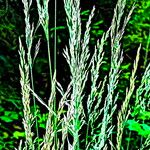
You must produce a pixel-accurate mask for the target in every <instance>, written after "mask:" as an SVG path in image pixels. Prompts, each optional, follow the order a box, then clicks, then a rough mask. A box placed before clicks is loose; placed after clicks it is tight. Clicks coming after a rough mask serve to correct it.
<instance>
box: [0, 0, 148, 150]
mask: <svg viewBox="0 0 150 150" xmlns="http://www.w3.org/2000/svg"><path fill="white" fill-rule="evenodd" d="M116 3H117V1H110V0H105V1H103V0H93V1H90V0H89V1H87V0H81V21H82V29H83V30H82V32H83V31H84V29H85V27H86V22H87V21H88V16H89V15H90V14H91V9H92V7H93V5H95V8H96V10H95V15H94V17H93V19H92V23H91V30H90V35H91V38H90V42H89V47H90V48H91V49H93V47H94V45H96V44H97V40H98V39H100V38H101V37H102V35H103V33H104V32H106V31H107V30H108V28H109V27H110V25H111V21H112V17H113V12H114V8H115V5H116ZM133 3H134V0H127V5H126V9H125V14H124V15H125V16H126V15H127V14H128V13H127V12H129V10H130V9H131V6H132V4H133ZM0 6H1V7H0V20H1V23H0V83H1V84H0V106H1V107H0V149H2V150H3V149H4V150H7V149H8V150H10V149H14V148H15V147H18V145H19V142H20V139H23V140H25V133H24V127H23V124H22V117H23V105H22V100H21V99H22V95H21V88H20V72H19V69H18V66H19V63H20V58H19V54H18V50H19V42H18V37H19V36H20V37H21V41H22V42H23V44H22V45H24V46H25V40H26V37H25V26H26V25H25V21H24V18H25V16H24V12H23V9H24V6H23V3H22V2H21V1H18V0H6V1H5V0H1V1H0ZM36 6H37V5H36V2H35V1H33V4H32V6H31V8H30V15H31V16H30V18H31V22H36V23H37V22H38V14H37V8H36ZM53 6H54V1H50V3H49V28H48V31H49V37H50V39H49V41H50V49H51V51H52V52H53V51H54V49H55V48H54V47H55V45H54V41H55V31H57V67H56V69H57V80H58V81H59V82H60V83H61V85H62V86H63V88H64V89H66V88H67V86H68V84H69V81H70V74H69V73H70V69H69V67H68V64H67V62H66V60H65V58H64V56H63V49H64V48H65V47H66V45H67V46H68V44H69V43H68V39H69V33H68V28H67V23H66V13H65V9H64V3H63V1H62V2H60V3H59V4H58V5H57V28H55V22H54V20H55V18H54V12H55V11H54V9H55V7H53ZM149 10H150V1H148V0H147V1H145V0H140V1H137V2H136V7H135V9H134V11H133V14H132V17H131V19H130V21H129V23H128V25H127V27H126V30H125V35H124V36H123V39H122V40H121V43H122V48H123V50H124V59H123V63H122V64H121V74H120V80H119V82H118V86H117V89H116V91H118V92H119V93H120V95H119V97H118V99H119V100H118V102H117V104H118V110H120V109H121V105H122V102H123V101H122V99H123V100H124V97H125V96H126V92H125V91H126V88H127V87H129V86H130V77H131V76H132V74H131V72H132V68H133V62H134V60H135V56H136V54H137V48H138V46H139V44H140V43H142V46H141V50H140V60H139V66H138V68H137V72H136V82H135V85H136V87H135V90H136V89H137V87H138V86H140V85H141V79H142V76H143V75H144V70H145V69H146V66H147V65H148V62H149V58H150V57H149V42H150V11H149ZM55 29H56V30H55ZM83 33H84V32H83ZM83 33H82V34H83ZM39 38H41V45H40V48H41V49H40V50H39V53H38V55H37V58H36V59H35V62H34V67H33V76H34V81H35V82H34V88H35V90H34V91H35V93H38V95H39V96H40V97H41V98H42V99H43V100H44V101H45V102H46V100H47V99H48V98H49V95H50V91H49V89H50V88H51V87H50V84H49V83H50V81H49V66H48V59H47V39H46V37H45V35H44V32H43V29H42V27H40V28H38V30H37V33H36V35H35V42H34V43H33V45H34V46H35V45H36V43H37V42H38V39H39ZM27 48H28V47H27ZM105 49H106V50H105V55H104V62H103V64H102V66H101V70H102V71H101V72H102V73H101V74H100V79H101V80H102V79H104V77H105V76H106V74H107V75H108V72H109V69H110V65H111V64H110V63H108V62H110V61H111V60H110V55H111V53H110V44H109V43H108V44H106V46H105ZM51 55H52V56H53V55H54V54H53V53H52V54H51ZM52 62H54V57H52ZM53 65H54V64H52V66H53ZM52 71H53V72H54V69H53V68H52ZM147 78H148V77H147ZM149 80H150V79H149V78H148V81H147V82H148V83H149ZM87 82H88V85H90V81H87ZM107 82H108V81H107ZM143 83H144V81H143ZM148 85H149V84H148ZM142 86H144V84H143V85H142ZM142 86H141V88H142ZM148 88H149V87H148ZM89 90H90V86H89V87H88V86H86V88H85V92H87V93H88V91H89ZM138 92H139V93H140V92H141V93H142V91H140V89H139V91H138ZM148 92H149V91H148ZM104 95H106V93H104ZM60 97H61V95H59V94H58V99H59V98H60ZM85 97H86V96H85ZM135 98H136V92H135V91H134V92H133V95H132V97H131V99H135ZM142 99H145V101H146V100H149V93H147V92H146V94H144V95H142ZM46 103H47V102H46ZM146 106H147V108H145V105H144V104H141V103H137V104H136V105H135V102H134V101H131V102H130V108H131V111H130V115H129V117H128V119H127V122H126V126H125V132H124V134H123V139H125V140H123V142H122V147H124V149H139V147H140V145H139V144H138V143H141V145H142V143H144V142H145V141H146V139H147V137H149V135H150V122H149V121H150V117H149V116H150V112H149V111H150V110H149V109H148V107H149V102H147V103H146ZM37 107H38V112H37V114H36V115H37V119H38V128H39V133H38V134H39V137H40V138H39V141H40V140H41V138H42V136H43V133H45V128H46V125H45V124H46V120H47V116H48V113H47V109H46V108H45V106H43V105H41V103H40V102H38V106H37ZM33 110H34V103H33V102H31V112H32V111H33ZM117 114H118V112H116V113H114V114H113V115H114V116H116V115H117ZM115 121H116V120H114V122H115ZM83 128H84V126H83ZM115 135H116V133H114V136H115ZM112 142H113V141H112ZM129 143H132V144H129ZM81 145H82V144H81ZM148 146H149V145H148ZM148 146H147V147H146V146H145V150H146V149H147V150H148V149H149V147H148ZM83 149H84V148H83ZM141 149H142V147H141ZM143 149H144V148H143Z"/></svg>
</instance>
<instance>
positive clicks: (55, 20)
mask: <svg viewBox="0 0 150 150" xmlns="http://www.w3.org/2000/svg"><path fill="white" fill-rule="evenodd" d="M56 26H57V0H55V12H54V27H55V30H54V72H55V74H56V56H57V50H56V48H57V33H56ZM56 75H57V74H56ZM54 93H55V96H54V112H55V113H56V111H57V110H56V109H57V108H56V80H55V83H54ZM57 122H58V120H57V117H54V134H55V135H54V138H55V139H54V140H55V141H54V144H55V146H54V147H55V149H58V147H57V145H58V137H57Z"/></svg>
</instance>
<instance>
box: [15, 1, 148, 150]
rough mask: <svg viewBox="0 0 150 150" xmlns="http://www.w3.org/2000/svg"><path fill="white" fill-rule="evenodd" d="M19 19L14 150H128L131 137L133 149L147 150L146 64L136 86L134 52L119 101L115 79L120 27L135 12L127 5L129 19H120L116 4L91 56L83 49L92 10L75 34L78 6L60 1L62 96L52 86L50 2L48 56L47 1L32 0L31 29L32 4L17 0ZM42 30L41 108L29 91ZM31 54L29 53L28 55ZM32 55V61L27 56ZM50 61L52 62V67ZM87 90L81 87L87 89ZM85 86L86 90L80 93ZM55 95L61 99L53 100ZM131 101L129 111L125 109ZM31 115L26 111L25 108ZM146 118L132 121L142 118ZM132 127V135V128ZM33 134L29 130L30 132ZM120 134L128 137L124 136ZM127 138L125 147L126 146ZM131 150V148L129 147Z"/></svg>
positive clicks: (121, 9)
mask: <svg viewBox="0 0 150 150" xmlns="http://www.w3.org/2000/svg"><path fill="white" fill-rule="evenodd" d="M22 2H23V4H24V14H25V25H26V27H25V34H26V35H25V37H26V38H25V39H26V41H25V42H26V50H25V48H24V47H23V45H22V40H21V39H20V38H19V45H20V50H19V54H20V65H19V68H20V74H21V78H20V83H21V90H22V103H23V112H24V118H23V125H24V131H25V142H20V146H19V148H18V149H19V150H21V149H25V150H51V149H52V150H59V149H60V150H80V149H84V150H101V149H111V150H112V149H117V150H122V149H127V150H129V149H130V139H131V138H132V131H134V132H136V134H137V136H139V138H138V141H137V142H140V145H138V147H136V149H140V150H142V149H146V148H147V149H148V146H149V144H150V126H149V124H148V123H147V121H148V120H149V119H150V117H149V116H148V114H149V113H150V112H149V109H148V108H149V105H150V102H149V98H150V78H149V76H150V64H148V65H147V67H146V70H145V72H144V74H143V76H142V80H141V83H140V85H139V86H136V71H137V68H138V62H139V59H140V58H139V57H140V49H141V45H140V44H139V45H140V46H139V48H137V55H136V58H135V61H134V62H133V69H132V71H131V76H130V83H129V86H128V87H125V88H126V90H125V91H124V93H125V94H124V95H125V96H124V97H121V99H122V101H121V102H120V100H119V97H120V95H119V94H120V93H119V91H118V90H117V89H118V82H119V78H120V76H121V64H122V62H123V50H122V47H121V46H122V45H121V40H122V38H123V34H124V32H125V27H126V25H127V23H128V21H129V19H130V17H131V14H132V12H133V10H134V8H135V4H133V6H132V8H131V10H130V11H129V13H128V14H127V15H126V16H125V17H123V14H124V9H125V5H126V0H118V2H117V4H116V7H115V9H114V16H113V19H112V22H111V26H110V28H109V29H108V30H107V31H106V32H104V33H103V35H102V37H101V39H100V40H98V41H97V42H96V45H95V48H94V51H92V50H91V49H90V48H89V41H90V31H91V27H90V25H91V22H92V18H93V16H94V11H95V7H93V9H92V10H91V13H90V15H89V19H88V21H87V23H86V29H85V32H84V34H83V31H82V28H81V9H80V0H64V9H65V12H66V16H67V27H68V32H69V39H68V40H69V44H68V46H66V47H65V49H64V51H63V55H64V57H65V59H66V62H67V64H68V67H69V71H68V73H70V81H69V82H70V83H69V84H68V87H67V89H66V90H64V88H63V85H61V84H60V83H59V82H60V81H58V80H57V78H56V77H57V69H56V66H57V65H59V64H56V54H57V52H56V50H57V45H56V40H57V39H56V36H57V35H56V19H57V18H56V1H55V29H54V30H55V38H54V52H53V54H54V55H53V56H52V54H51V50H50V35H49V13H48V4H49V0H43V1H40V0H36V2H37V10H38V15H39V22H38V24H37V26H36V27H35V26H34V24H32V23H30V7H31V5H32V1H28V0H22ZM40 26H41V27H42V29H43V31H44V34H45V38H46V41H47V50H48V62H49V84H50V89H49V94H50V96H49V99H48V101H47V102H44V101H43V100H42V99H41V98H40V97H39V96H38V94H36V93H35V90H34V78H33V71H32V70H33V66H34V60H35V59H36V56H37V54H38V51H39V50H40V39H39V41H38V43H37V44H36V47H35V48H34V47H33V41H34V36H35V34H36V31H37V29H38V28H39V27H40ZM109 42H110V53H111V55H110V62H109V63H110V68H109V72H108V74H106V75H105V77H104V79H103V80H101V79H100V74H101V66H102V65H103V63H104V57H105V45H106V44H108V43H109ZM34 49H35V50H34ZM33 50H34V55H33ZM52 58H53V60H54V62H53V63H52ZM52 64H53V65H52ZM89 83H90V85H87V84H89ZM86 86H89V87H90V89H89V90H87V91H86ZM58 95H61V98H59V99H58V97H60V96H58ZM131 99H134V100H133V101H132V107H131V105H130V101H131ZM32 101H33V104H34V111H32V110H31V102H32ZM36 101H38V102H40V103H41V104H42V105H43V106H44V107H45V109H47V112H48V115H47V122H46V127H45V134H44V135H43V136H42V137H41V136H40V134H39V133H40V131H39V128H38V117H37V111H38V105H37V102H36ZM146 113H147V118H146V117H145V118H144V119H142V122H140V120H138V119H139V118H140V117H144V115H145V114H146ZM135 125H136V126H138V129H137V128H136V127H135ZM34 126H35V128H34ZM34 129H35V130H34ZM126 131H128V132H129V134H128V135H126ZM126 138H128V141H127V140H126ZM131 148H132V147H131Z"/></svg>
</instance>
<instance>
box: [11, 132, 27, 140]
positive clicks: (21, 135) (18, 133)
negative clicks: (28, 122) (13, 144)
mask: <svg viewBox="0 0 150 150" xmlns="http://www.w3.org/2000/svg"><path fill="white" fill-rule="evenodd" d="M24 136H25V134H24V132H19V131H15V132H14V133H13V137H14V138H16V139H19V138H20V137H24Z"/></svg>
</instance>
